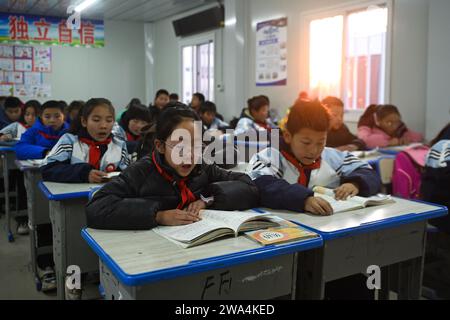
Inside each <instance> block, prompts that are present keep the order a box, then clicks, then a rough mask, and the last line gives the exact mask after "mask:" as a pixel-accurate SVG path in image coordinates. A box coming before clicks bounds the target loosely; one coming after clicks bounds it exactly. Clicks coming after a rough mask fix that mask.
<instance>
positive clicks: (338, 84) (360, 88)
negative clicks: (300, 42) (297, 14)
mask: <svg viewBox="0 0 450 320" xmlns="http://www.w3.org/2000/svg"><path fill="white" fill-rule="evenodd" d="M387 27H388V9H387V8H386V7H369V9H364V10H358V11H352V12H346V13H345V14H337V15H334V16H330V17H326V18H322V19H315V20H312V21H311V22H310V28H309V33H310V38H309V39H310V61H309V67H310V68H309V70H310V72H309V87H310V92H311V94H312V96H315V97H319V98H321V99H322V98H325V96H328V95H333V96H338V97H342V98H343V100H344V103H345V106H346V108H347V109H350V110H363V109H365V108H366V107H367V106H368V105H370V104H381V103H384V100H385V87H386V84H385V75H386V73H385V72H386V71H385V70H386V35H387Z"/></svg>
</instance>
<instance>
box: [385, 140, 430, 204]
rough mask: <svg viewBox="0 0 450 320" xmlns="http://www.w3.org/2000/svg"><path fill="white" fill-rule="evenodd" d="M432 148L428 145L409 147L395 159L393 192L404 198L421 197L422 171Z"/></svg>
mask: <svg viewBox="0 0 450 320" xmlns="http://www.w3.org/2000/svg"><path fill="white" fill-rule="evenodd" d="M429 150H430V148H429V147H427V146H418V147H411V148H407V149H405V150H404V151H402V152H400V153H399V154H398V155H397V156H396V158H395V161H394V173H393V175H392V194H393V195H394V196H397V197H400V198H404V199H419V198H420V185H421V182H422V173H423V171H424V168H425V160H426V156H427V154H428V151H429Z"/></svg>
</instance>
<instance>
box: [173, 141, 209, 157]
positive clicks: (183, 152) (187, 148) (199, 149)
mask: <svg viewBox="0 0 450 320" xmlns="http://www.w3.org/2000/svg"><path fill="white" fill-rule="evenodd" d="M164 144H165V145H166V146H168V147H169V148H170V149H172V150H173V154H174V155H177V156H179V157H181V158H183V157H188V156H189V157H190V156H192V154H193V155H194V156H197V157H198V156H201V155H202V154H203V150H204V149H205V148H206V144H204V143H200V144H199V143H197V144H193V145H192V144H188V143H184V142H183V141H180V142H178V143H171V142H167V141H164ZM192 150H193V152H192Z"/></svg>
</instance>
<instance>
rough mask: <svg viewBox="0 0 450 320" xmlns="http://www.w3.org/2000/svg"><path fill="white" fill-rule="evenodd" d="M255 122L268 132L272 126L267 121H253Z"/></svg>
mask: <svg viewBox="0 0 450 320" xmlns="http://www.w3.org/2000/svg"><path fill="white" fill-rule="evenodd" d="M255 123H256V124H257V125H258V126H260V127H263V128H264V129H266V130H267V131H269V132H270V131H272V127H271V126H270V125H269V124H268V123H267V122H257V121H255Z"/></svg>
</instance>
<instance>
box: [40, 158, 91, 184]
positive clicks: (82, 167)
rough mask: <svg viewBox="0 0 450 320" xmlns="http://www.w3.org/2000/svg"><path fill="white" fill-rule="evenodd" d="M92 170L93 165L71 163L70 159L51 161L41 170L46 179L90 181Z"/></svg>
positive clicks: (68, 181)
mask: <svg viewBox="0 0 450 320" xmlns="http://www.w3.org/2000/svg"><path fill="white" fill-rule="evenodd" d="M91 170H93V167H92V166H91V165H90V164H89V163H77V164H70V160H66V161H64V162H60V161H54V162H50V163H48V164H47V165H45V166H44V167H42V169H41V172H42V179H43V180H44V181H51V182H59V183H88V182H89V173H90V172H91Z"/></svg>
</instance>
